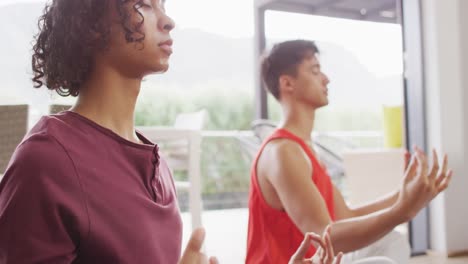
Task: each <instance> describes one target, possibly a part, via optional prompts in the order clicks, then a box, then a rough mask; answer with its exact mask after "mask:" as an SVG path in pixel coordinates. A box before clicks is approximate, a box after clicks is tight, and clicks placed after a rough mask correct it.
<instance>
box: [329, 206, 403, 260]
mask: <svg viewBox="0 0 468 264" xmlns="http://www.w3.org/2000/svg"><path fill="white" fill-rule="evenodd" d="M404 221H405V219H403V217H402V216H401V214H399V213H398V212H397V211H396V209H394V208H393V207H389V208H386V209H383V210H380V211H377V212H374V213H372V214H369V215H365V216H359V217H354V218H349V219H344V220H340V221H337V222H335V223H333V224H332V225H331V238H332V244H333V247H334V249H335V252H340V251H342V252H344V253H347V252H351V251H355V250H358V249H361V248H363V247H365V246H368V245H370V244H371V243H373V242H375V241H377V240H379V239H380V238H382V237H383V236H385V235H386V234H388V233H389V232H390V231H392V230H393V228H395V226H397V225H399V224H401V223H403V222H404Z"/></svg>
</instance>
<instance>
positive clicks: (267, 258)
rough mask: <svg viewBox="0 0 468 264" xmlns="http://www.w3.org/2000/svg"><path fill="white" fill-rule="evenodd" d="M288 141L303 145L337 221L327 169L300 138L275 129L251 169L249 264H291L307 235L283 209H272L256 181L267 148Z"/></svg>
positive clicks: (312, 252) (318, 185) (331, 214)
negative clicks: (259, 161) (280, 139)
mask: <svg viewBox="0 0 468 264" xmlns="http://www.w3.org/2000/svg"><path fill="white" fill-rule="evenodd" d="M279 138H286V139H290V140H293V141H295V142H297V143H298V144H299V145H301V147H302V149H303V150H304V151H305V153H306V154H307V156H308V157H309V159H310V161H311V163H312V167H313V173H312V175H311V180H312V181H313V182H314V184H315V185H316V186H317V189H318V190H319V192H320V194H321V195H322V198H323V199H324V201H325V203H326V205H327V208H328V213H329V214H330V218H331V219H332V220H334V219H335V214H334V206H333V185H332V182H331V180H330V177H329V176H328V174H327V172H326V170H325V169H324V168H323V167H322V166H321V165H320V163H319V162H318V161H317V159H316V158H315V156H314V154H313V153H312V151H311V149H310V148H309V146H308V145H307V144H306V143H305V142H304V141H303V140H302V139H301V138H299V137H297V136H295V135H294V134H292V133H291V132H289V131H287V130H285V129H278V130H276V131H275V132H274V133H273V134H272V135H271V136H270V137H269V138H268V139H267V140H265V142H264V143H263V144H262V146H261V148H260V150H259V152H258V154H257V157H256V158H255V161H254V163H253V166H252V171H251V186H250V194H249V226H248V236H247V257H246V263H247V264H265V263H288V261H289V258H290V257H291V256H292V255H293V254H294V252H296V250H297V248H298V247H299V245H300V244H301V242H302V240H303V239H304V234H303V233H302V232H301V231H300V230H299V228H298V227H297V226H296V225H295V224H294V222H293V221H292V219H291V218H289V216H288V215H287V213H286V212H285V211H283V210H277V209H274V208H272V207H270V206H269V205H268V204H267V202H266V201H265V199H264V198H263V195H262V193H261V190H260V187H259V184H258V181H257V171H256V167H257V163H258V159H259V157H260V154H261V153H262V151H263V149H264V148H265V146H266V145H267V144H268V143H269V142H270V141H272V140H274V139H279ZM315 251H316V249H315V248H313V247H311V248H310V250H309V252H308V253H307V257H311V256H313V254H315Z"/></svg>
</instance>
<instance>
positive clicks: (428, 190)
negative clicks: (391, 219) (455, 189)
mask: <svg viewBox="0 0 468 264" xmlns="http://www.w3.org/2000/svg"><path fill="white" fill-rule="evenodd" d="M432 159H433V161H432V166H431V168H429V166H428V160H427V157H426V155H425V154H424V153H423V151H421V150H420V149H419V148H415V154H414V155H413V157H412V158H411V161H410V163H409V165H408V168H407V170H406V173H405V178H404V180H403V184H402V186H401V189H400V193H399V197H398V201H397V203H396V208H397V210H398V211H399V213H400V214H401V215H402V217H404V218H405V219H404V221H409V220H411V219H412V218H414V217H415V216H416V214H417V213H418V212H419V211H420V210H421V209H422V208H424V207H425V206H427V204H428V203H429V202H430V201H431V200H432V199H434V198H435V197H436V196H437V195H438V194H439V193H441V192H443V191H444V190H445V189H446V188H447V187H448V185H449V183H450V180H451V178H452V174H453V172H452V171H451V170H448V158H447V155H444V158H443V162H442V166H440V165H439V158H438V155H437V152H436V151H435V150H433V151H432Z"/></svg>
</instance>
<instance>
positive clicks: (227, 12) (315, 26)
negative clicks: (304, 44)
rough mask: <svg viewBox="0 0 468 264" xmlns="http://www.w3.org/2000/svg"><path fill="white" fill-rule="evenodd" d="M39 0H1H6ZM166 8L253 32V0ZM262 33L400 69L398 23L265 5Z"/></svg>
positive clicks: (198, 24) (221, 30)
mask: <svg viewBox="0 0 468 264" xmlns="http://www.w3.org/2000/svg"><path fill="white" fill-rule="evenodd" d="M20 1H23V2H44V0H0V6H1V5H5V4H9V3H18V2H20ZM166 10H167V13H168V15H169V16H171V17H172V18H173V19H174V20H175V21H176V25H177V28H179V29H186V28H196V29H199V30H203V31H206V32H209V33H214V34H219V35H223V36H226V37H230V38H251V37H252V36H253V34H254V17H253V13H254V11H253V0H197V1H194V0H167V1H166ZM266 34H267V38H273V39H293V38H305V39H312V40H317V41H322V42H329V43H333V44H337V45H340V46H343V47H345V48H346V49H348V50H349V51H351V52H352V53H353V54H355V56H356V57H357V58H358V59H359V60H360V61H361V63H362V64H363V65H365V66H366V67H367V68H368V69H369V71H371V72H372V73H374V74H375V75H376V76H379V77H384V76H388V75H396V74H401V73H402V72H403V63H402V37H401V27H400V26H399V25H393V24H384V23H372V22H362V21H352V20H345V19H336V18H327V17H319V16H310V15H301V14H290V13H284V12H276V11H270V12H267V15H266Z"/></svg>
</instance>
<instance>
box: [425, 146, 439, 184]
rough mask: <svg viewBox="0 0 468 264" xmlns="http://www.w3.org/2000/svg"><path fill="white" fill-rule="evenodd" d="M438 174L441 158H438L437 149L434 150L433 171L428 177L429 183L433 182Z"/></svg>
mask: <svg viewBox="0 0 468 264" xmlns="http://www.w3.org/2000/svg"><path fill="white" fill-rule="evenodd" d="M438 172H439V157H438V156H437V151H436V150H435V149H432V169H431V172H430V173H429V176H428V179H429V181H431V182H433V181H434V179H435V177H436V175H437V173H438Z"/></svg>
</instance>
